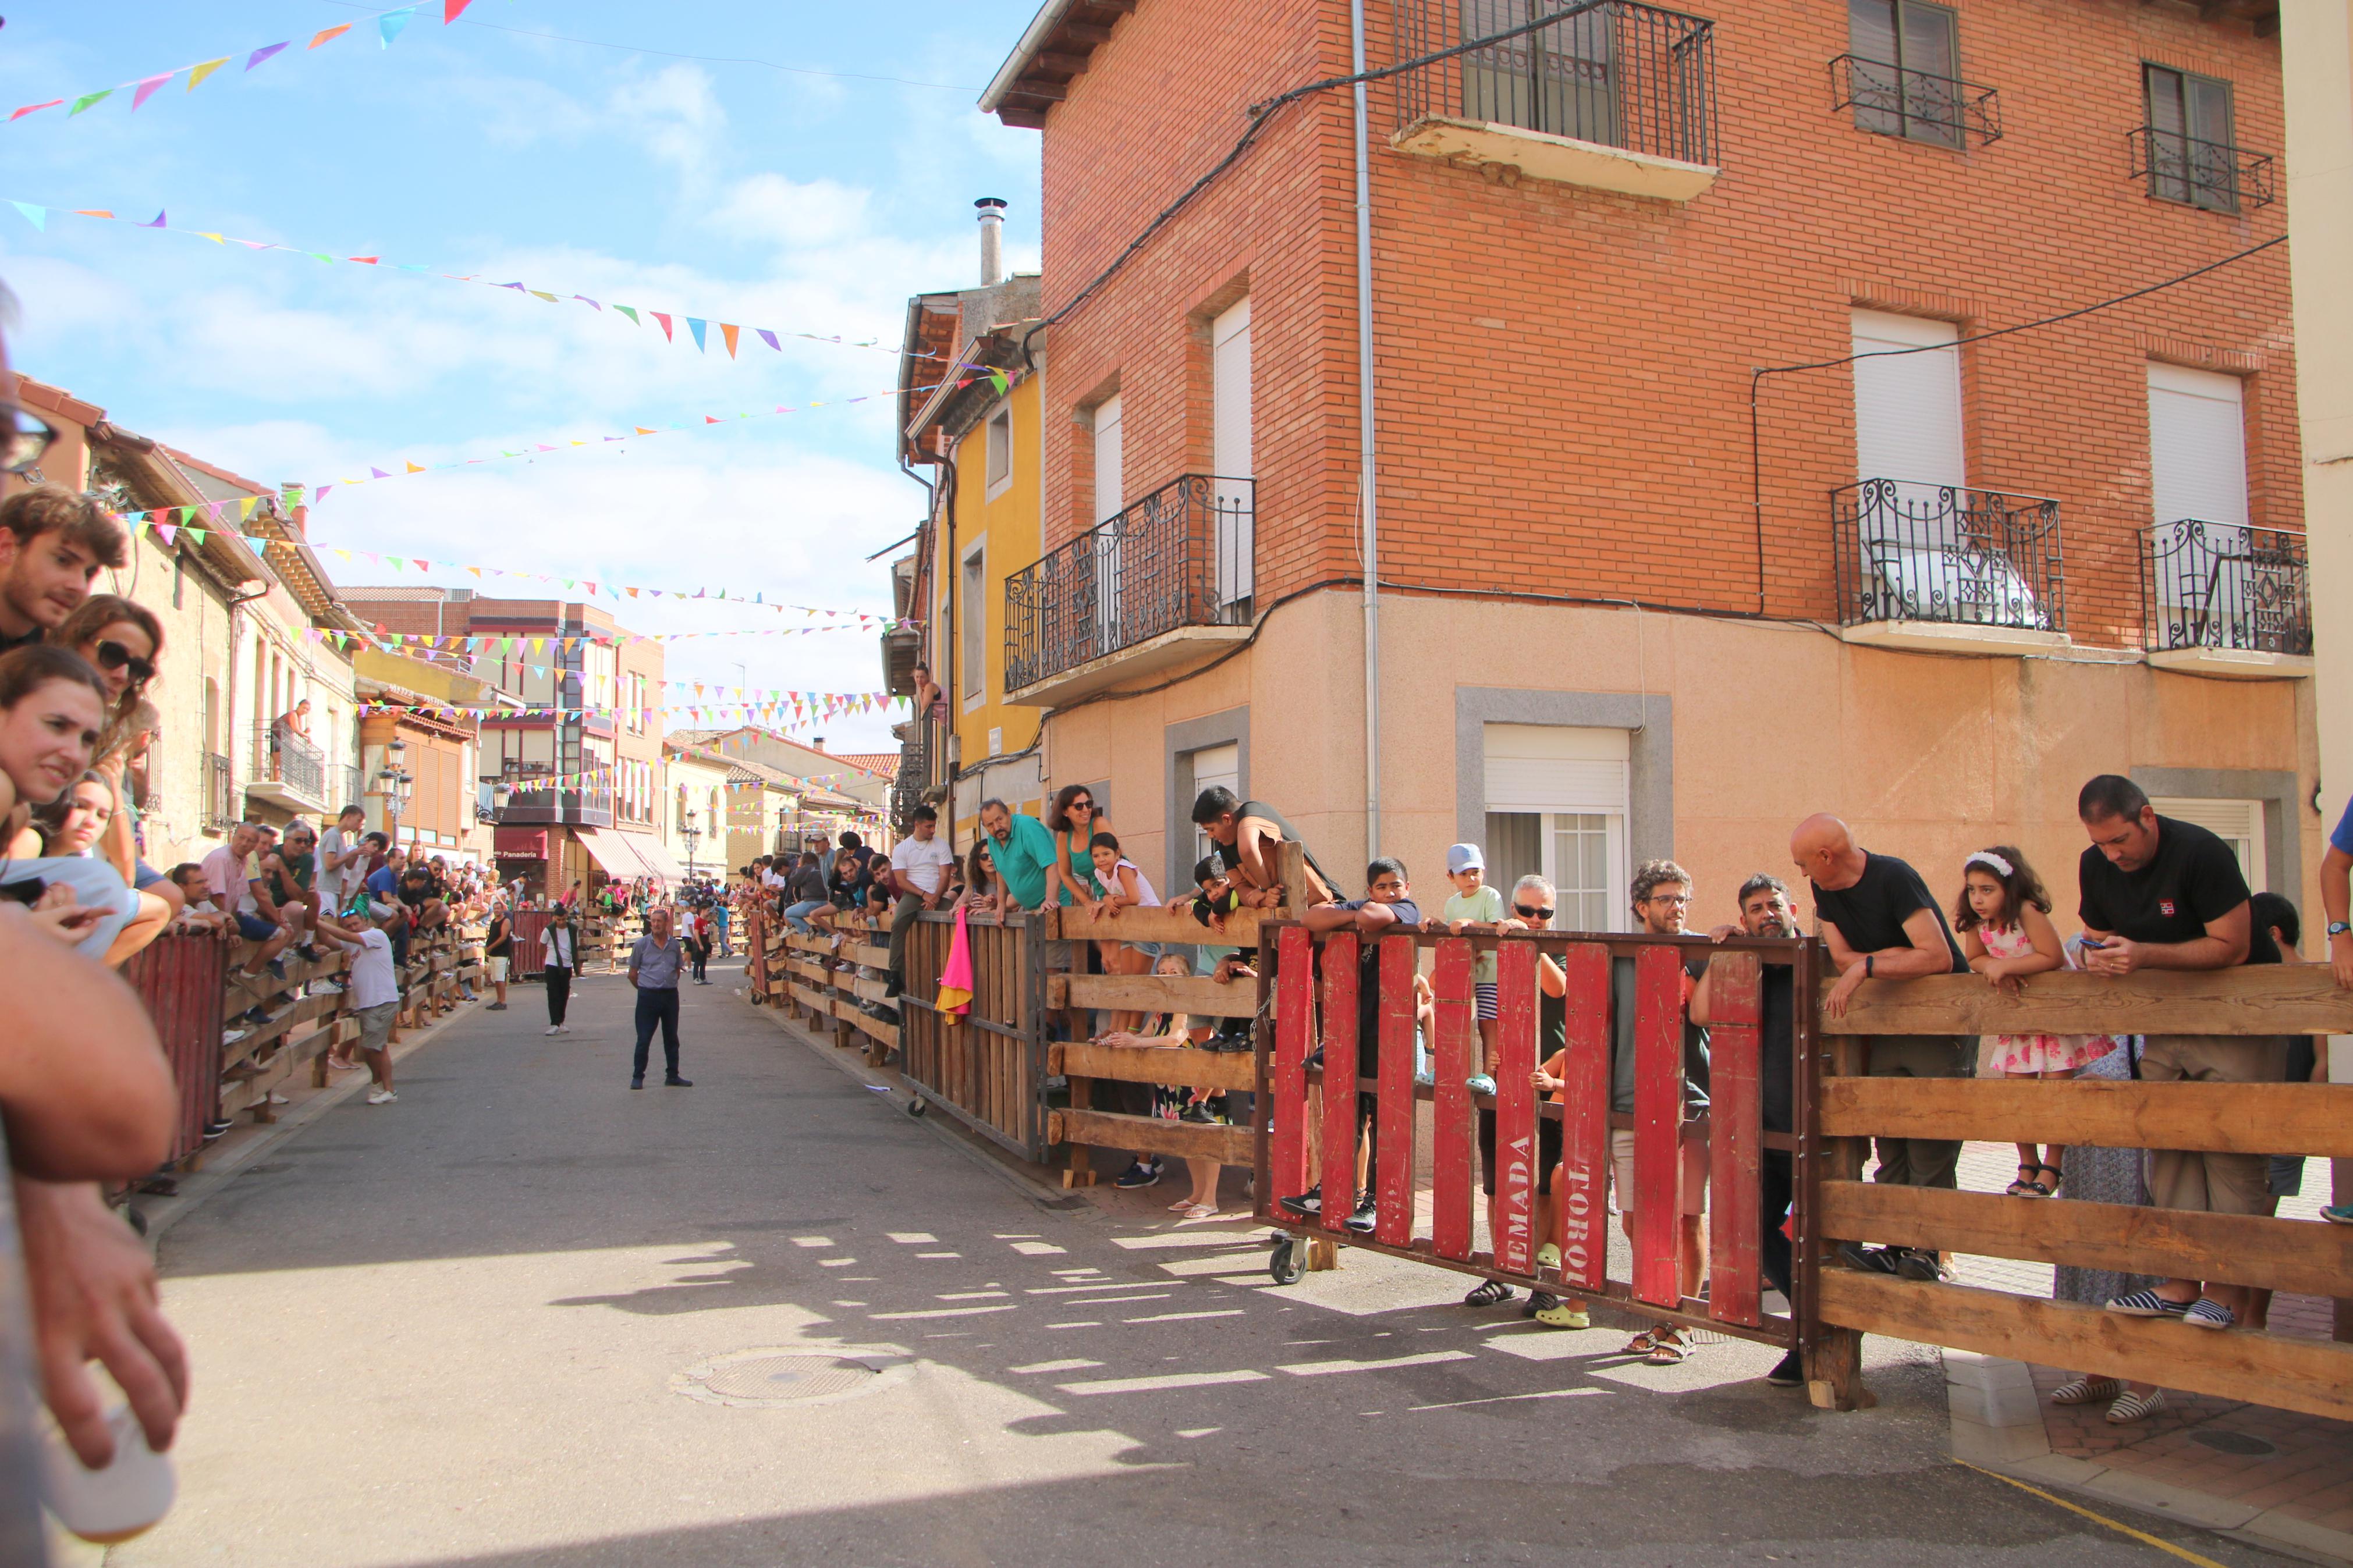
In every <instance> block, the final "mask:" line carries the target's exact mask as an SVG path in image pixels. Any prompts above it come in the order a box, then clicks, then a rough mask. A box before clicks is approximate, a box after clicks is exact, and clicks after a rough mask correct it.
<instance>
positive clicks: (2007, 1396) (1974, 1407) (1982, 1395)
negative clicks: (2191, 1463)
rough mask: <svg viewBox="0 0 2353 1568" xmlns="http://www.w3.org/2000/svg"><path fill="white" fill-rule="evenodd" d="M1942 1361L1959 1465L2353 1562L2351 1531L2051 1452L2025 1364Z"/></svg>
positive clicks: (2252, 1541)
mask: <svg viewBox="0 0 2353 1568" xmlns="http://www.w3.org/2000/svg"><path fill="white" fill-rule="evenodd" d="M1944 1362H1945V1392H1946V1397H1947V1405H1948V1409H1949V1413H1950V1418H1951V1422H1952V1453H1953V1458H1957V1459H1960V1460H1964V1461H1966V1462H1967V1463H1968V1464H1972V1465H1977V1466H1980V1467H1982V1468H1985V1469H1989V1470H1992V1471H1994V1472H1996V1473H1997V1474H2000V1475H2005V1476H2010V1477H2013V1478H2015V1479H2019V1480H2022V1481H2036V1482H2040V1483H2041V1484H2042V1485H2044V1486H2049V1487H2062V1488H2064V1489H2068V1490H2070V1491H2073V1492H2078V1493H2081V1494H2084V1495H2085V1496H2088V1497H2094V1498H2098V1499H2099V1500H2102V1501H2104V1502H2109V1503H2116V1504H2118V1505H2120V1506H2122V1507H2125V1508H2130V1509H2137V1510H2139V1511H2141V1512H2143V1513H2147V1514H2154V1515H2156V1516H2157V1517H2158V1518H2160V1519H2168V1520H2174V1521H2179V1522H2180V1523H2183V1524H2188V1525H2194V1526H2196V1527H2197V1528H2198V1529H2200V1530H2211V1531H2214V1532H2215V1533H2216V1534H2218V1535H2225V1536H2229V1537H2231V1538H2232V1539H2233V1540H2236V1541H2242V1542H2245V1543H2246V1544H2248V1545H2250V1546H2260V1547H2263V1548H2265V1549H2266V1550H2269V1551H2273V1552H2290V1553H2292V1554H2294V1555H2295V1556H2298V1557H2304V1558H2308V1559H2311V1560H2313V1561H2316V1562H2321V1563H2353V1533H2348V1532H2347V1531H2341V1530H2330V1529H2327V1528H2326V1527H2324V1526H2321V1525H2317V1524H2315V1523H2313V1522H2312V1521H2310V1520H2306V1519H2297V1518H2295V1517H2294V1516H2293V1515H2290V1514H2286V1513H2283V1512H2281V1511H2280V1510H2276V1509H2271V1510H2266V1509H2261V1508H2257V1507H2255V1506H2253V1504H2250V1503H2242V1502H2232V1501H2231V1500H2229V1499H2227V1498H2217V1497H2209V1496H2207V1495H2206V1494H2205V1493H2203V1492H2198V1491H2191V1490H2189V1489H2184V1488H2180V1487H2173V1486H2168V1485H2166V1484H2165V1483H2163V1482H2161V1481H2153V1480H2150V1479H2148V1478H2147V1477H2146V1476H2138V1475H2135V1474H2133V1473H2131V1472H2130V1471H2128V1470H2120V1469H2114V1468H2109V1467H2108V1466H2105V1465H2102V1464H2097V1463H2094V1461H2092V1460H2090V1459H2077V1458H2069V1457H2068V1456H2067V1455H2064V1454H2054V1453H2052V1451H2051V1439H2050V1436H2049V1435H2048V1433H2047V1432H2046V1431H2045V1430H2044V1427H2043V1425H2042V1394H2040V1393H2039V1392H2038V1391H2037V1390H2036V1389H2035V1386H2034V1379H2033V1376H2032V1375H2031V1373H2029V1372H2028V1371H2027V1367H2026V1363H2024V1362H2018V1361H2010V1360H2008V1359H2006V1358H2003V1357H2000V1356H1989V1355H1979V1354H1978V1353H1977V1352H1974V1351H1959V1350H1947V1351H1946V1352H1944Z"/></svg>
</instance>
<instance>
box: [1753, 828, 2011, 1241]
mask: <svg viewBox="0 0 2353 1568" xmlns="http://www.w3.org/2000/svg"><path fill="white" fill-rule="evenodd" d="M1789 858H1791V859H1793V860H1795V861H1796V862H1797V863H1798V869H1799V871H1801V872H1803V873H1804V874H1805V876H1806V878H1807V879H1808V880H1809V881H1810V882H1811V883H1812V884H1813V891H1814V919H1815V923H1816V925H1817V926H1818V927H1819V928H1820V933H1821V936H1822V940H1823V942H1825V943H1826V944H1827V945H1828V946H1829V948H1830V954H1831V963H1834V964H1836V965H1837V966H1838V970H1839V980H1838V984H1835V985H1833V986H1831V991H1830V994H1829V995H1828V996H1826V997H1824V998H1823V999H1822V1011H1823V1012H1825V1013H1827V1014H1829V1015H1830V1016H1831V1017H1833V1018H1841V1017H1844V1016H1846V1008H1847V1003H1848V1001H1849V1000H1850V999H1852V997H1853V995H1854V994H1855V991H1856V990H1857V989H1858V988H1859V987H1860V986H1862V984H1863V983H1864V982H1865V981H1868V980H1896V979H1902V978H1905V977H1908V976H1912V975H1919V974H1952V973H1967V972H1968V961H1967V960H1966V959H1964V958H1963V957H1962V956H1961V946H1960V943H1958V942H1955V941H1954V940H1953V931H1952V928H1951V927H1950V926H1948V925H1947V924H1946V923H1945V914H1944V911H1943V910H1940V909H1938V908H1937V907H1936V900H1935V898H1933V897H1932V896H1931V895H1930V894H1929V892H1928V885H1927V884H1926V882H1924V881H1922V880H1921V879H1920V873H1919V872H1917V871H1915V870H1914V869H1913V868H1911V867H1909V866H1907V865H1905V863H1904V862H1903V861H1901V860H1898V859H1897V858H1895V857H1894V856H1893V855H1874V854H1873V853H1872V852H1871V851H1870V850H1867V849H1864V848H1862V847H1860V846H1858V845H1857V844H1856V843H1855V841H1854V835H1853V834H1852V833H1851V832H1849V831H1848V830H1847V826H1846V824H1845V823H1843V822H1841V821H1840V820H1839V819H1838V818H1837V817H1835V816H1830V815H1828V814H1827V813H1818V814H1817V815H1815V816H1810V817H1808V818H1806V820H1805V821H1803V822H1801V823H1799V824H1798V827H1797V831H1796V832H1794V833H1792V834H1791V835H1790V836H1789ZM1965 1044H1966V1042H1964V1041H1963V1040H1962V1039H1960V1038H1959V1037H1957V1036H1953V1035H1874V1036H1866V1037H1864V1038H1863V1041H1862V1047H1863V1051H1864V1053H1865V1059H1866V1060H1867V1061H1868V1062H1869V1064H1870V1065H1869V1066H1868V1067H1867V1068H1865V1069H1864V1070H1865V1071H1866V1072H1868V1073H1869V1074H1870V1075H1871V1076H1872V1077H1873V1078H1962V1077H1965V1076H1967V1067H1968V1057H1967V1056H1966V1055H1965V1054H1964V1050H1963V1047H1964V1046H1965ZM1875 1146H1876V1149H1877V1152H1878V1154H1879V1171H1878V1173H1877V1175H1876V1177H1875V1178H1874V1179H1875V1180H1878V1181H1882V1182H1886V1183H1889V1184H1893V1185H1895V1186H1905V1187H1951V1186H1954V1185H1955V1184H1956V1182H1955V1177H1954V1170H1955V1167H1956V1166H1957V1164H1958V1163H1959V1161H1960V1156H1961V1145H1960V1142H1959V1141H1958V1140H1957V1139H1944V1138H1882V1139H1879V1140H1878V1141H1877V1142H1876V1145H1875ZM1840 1251H1841V1254H1842V1255H1843V1256H1844V1257H1845V1258H1847V1259H1848V1261H1850V1262H1853V1263H1859V1264H1861V1265H1862V1267H1864V1268H1873V1269H1876V1270H1878V1271H1879V1272H1882V1273H1895V1274H1901V1275H1903V1276H1904V1277H1905V1278H1906V1279H1936V1278H1937V1273H1938V1271H1937V1265H1936V1255H1935V1254H1934V1253H1931V1252H1922V1251H1917V1250H1910V1249H1906V1248H1904V1247H1887V1248H1883V1249H1882V1250H1881V1251H1877V1252H1866V1251H1865V1250H1863V1249H1862V1248H1861V1247H1854V1246H1852V1244H1850V1245H1849V1246H1847V1247H1841V1248H1840Z"/></svg>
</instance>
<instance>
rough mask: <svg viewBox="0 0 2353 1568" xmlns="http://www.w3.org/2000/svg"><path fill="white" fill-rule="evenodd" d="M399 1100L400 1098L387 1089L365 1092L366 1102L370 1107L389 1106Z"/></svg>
mask: <svg viewBox="0 0 2353 1568" xmlns="http://www.w3.org/2000/svg"><path fill="white" fill-rule="evenodd" d="M399 1098H400V1096H398V1095H396V1094H395V1093H393V1092H392V1090H390V1089H369V1090H368V1091H367V1102H368V1103H369V1104H370V1105H390V1104H391V1103H392V1102H393V1101H394V1100H398V1099H399Z"/></svg>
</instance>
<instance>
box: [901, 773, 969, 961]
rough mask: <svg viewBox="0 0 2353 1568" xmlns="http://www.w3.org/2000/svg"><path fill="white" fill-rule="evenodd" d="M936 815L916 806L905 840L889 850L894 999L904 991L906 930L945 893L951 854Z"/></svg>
mask: <svg viewBox="0 0 2353 1568" xmlns="http://www.w3.org/2000/svg"><path fill="white" fill-rule="evenodd" d="M939 834H940V814H939V813H938V812H936V811H934V810H933V809H932V808H931V807H930V806H928V805H919V806H917V807H915V809H914V810H913V811H912V812H910V813H908V814H907V837H904V838H902V839H901V840H899V847H897V848H896V849H893V850H892V851H891V885H892V888H894V889H896V890H897V892H898V894H899V901H898V902H897V903H895V904H893V905H892V907H891V984H890V994H892V995H893V996H896V995H898V994H899V993H901V992H902V991H904V990H905V989H906V988H907V928H908V927H909V926H911V925H913V924H914V923H915V916H916V914H917V913H919V912H920V911H922V910H934V909H937V908H939V905H940V899H941V898H942V896H943V895H944V894H945V893H946V891H947V887H948V868H950V867H952V866H954V865H955V850H953V849H951V848H949V847H947V846H946V845H945V844H944V843H943V842H941V839H940V836H939Z"/></svg>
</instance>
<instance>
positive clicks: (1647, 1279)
mask: <svg viewBox="0 0 2353 1568" xmlns="http://www.w3.org/2000/svg"><path fill="white" fill-rule="evenodd" d="M1682 1132H1683V955H1682V954H1681V953H1679V952H1676V951H1675V949H1673V948H1672V947H1665V946H1661V947H1646V948H1643V949H1642V950H1641V952H1639V953H1637V954H1636V955H1635V958H1634V1279H1633V1285H1634V1294H1635V1296H1636V1297H1638V1298H1639V1299H1641V1300H1645V1301H1649V1302H1651V1303H1652V1304H1653V1305H1655V1306H1661V1307H1672V1306H1676V1305H1678V1304H1679V1303H1680V1302H1681V1301H1682V1300H1683V1290H1682V1288H1681V1264H1680V1262H1679V1258H1680V1257H1681V1253H1682V1247H1683V1243H1682V1227H1683V1203H1682V1199H1681V1193H1682V1190H1683V1187H1682V1172H1683V1150H1682V1148H1681V1147H1680V1146H1679V1140H1680V1139H1681V1137H1682ZM1618 1204H1619V1206H1620V1208H1623V1207H1624V1206H1625V1204H1626V1196H1625V1194H1622V1193H1621V1194H1619V1198H1618Z"/></svg>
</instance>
